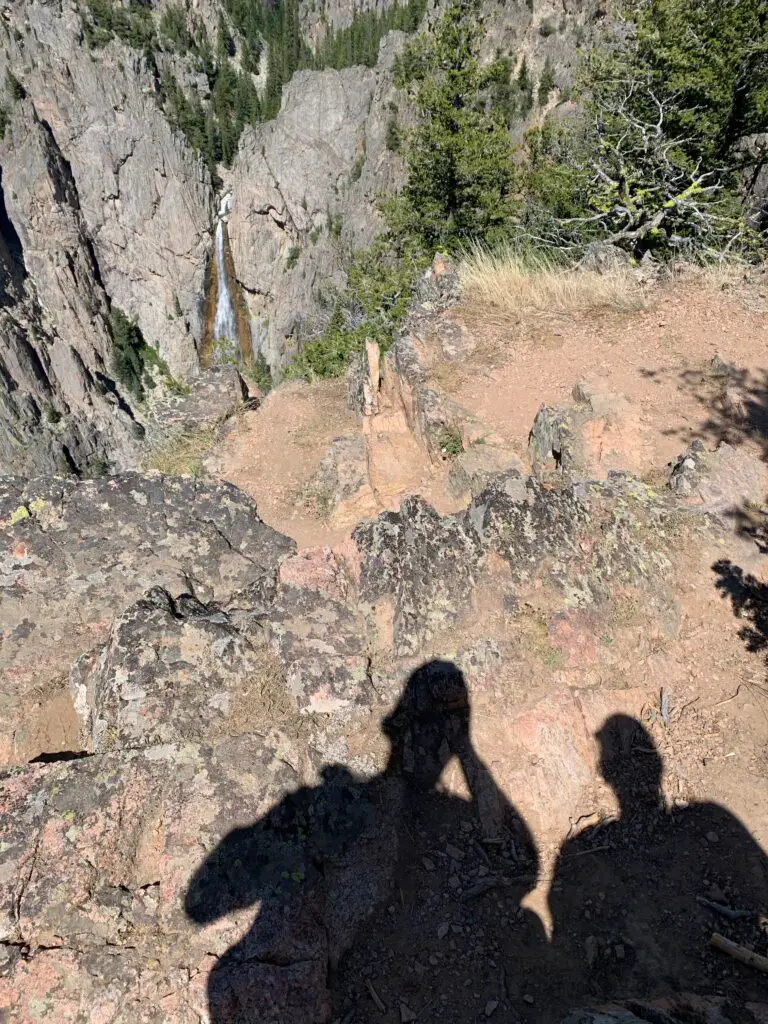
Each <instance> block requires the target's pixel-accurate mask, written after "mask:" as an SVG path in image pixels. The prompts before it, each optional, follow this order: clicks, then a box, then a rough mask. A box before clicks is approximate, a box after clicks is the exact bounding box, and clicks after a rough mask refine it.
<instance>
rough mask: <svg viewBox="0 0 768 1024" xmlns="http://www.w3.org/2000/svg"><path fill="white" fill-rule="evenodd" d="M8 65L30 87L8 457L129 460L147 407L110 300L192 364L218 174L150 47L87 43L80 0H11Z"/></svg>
mask: <svg viewBox="0 0 768 1024" xmlns="http://www.w3.org/2000/svg"><path fill="white" fill-rule="evenodd" d="M6 72H10V73H11V74H12V75H13V76H14V77H15V78H16V79H17V80H18V82H19V83H21V87H22V89H23V92H24V95H23V97H22V98H21V99H15V100H14V99H13V98H12V97H9V96H8V95H7V94H6V95H5V96H3V103H4V105H5V106H6V108H7V110H8V111H9V114H10V121H9V124H8V127H7V129H6V131H5V136H4V138H3V140H2V142H0V162H1V163H2V191H3V199H4V208H5V213H6V214H7V217H3V236H4V245H3V251H2V252H0V262H2V264H3V267H4V271H3V283H4V287H3V294H2V308H0V418H1V419H2V424H3V430H2V439H1V440H0V466H1V467H2V468H4V469H5V470H6V471H13V472H20V473H22V474H31V473H34V472H45V471H52V470H53V471H62V470H63V471H68V472H69V471H73V470H75V471H78V472H88V471H89V470H90V469H91V468H92V467H93V466H97V467H100V466H104V465H105V464H109V465H112V466H115V467H117V468H123V469H125V468H129V467H131V466H132V465H134V464H135V462H136V459H137V446H138V442H139V440H140V438H141V434H142V430H141V427H140V426H139V425H138V424H137V422H136V420H137V419H141V417H142V411H141V410H140V409H137V408H135V403H134V401H133V399H132V398H131V396H130V395H128V394H126V393H124V389H123V390H121V385H120V384H119V382H116V381H114V380H113V379H112V378H113V374H112V369H111V361H112V339H111V334H110V329H109V311H110V306H111V305H116V306H118V307H119V308H120V309H122V310H123V311H124V312H125V313H126V314H127V315H128V316H129V317H131V318H135V319H136V320H137V322H138V324H139V326H140V328H141V330H142V332H143V334H144V337H145V339H146V341H147V342H148V343H149V344H151V345H153V346H154V347H156V348H157V349H158V350H159V352H160V354H161V355H162V357H163V358H164V359H165V360H166V362H167V364H168V366H169V368H170V370H171V372H172V373H173V374H174V376H177V377H182V378H183V377H184V376H187V375H188V374H189V373H191V372H193V371H194V370H195V369H196V368H197V365H198V357H197V341H196V339H197V338H198V337H199V335H200V330H201V325H200V297H201V292H202V282H203V275H204V269H205V260H206V253H207V250H208V247H209V229H210V220H211V197H212V189H211V186H210V181H209V178H208V174H207V171H205V169H204V168H203V166H202V162H201V160H200V158H199V157H198V156H197V155H196V154H195V153H194V152H193V151H192V150H191V149H190V148H189V147H188V146H187V145H186V144H185V143H184V142H183V141H182V140H181V139H180V137H178V136H177V135H174V133H173V132H172V131H171V129H170V127H169V125H168V123H167V122H166V120H165V117H164V116H163V113H162V111H161V110H160V108H159V106H158V105H157V103H156V100H155V97H154V85H153V79H152V77H151V75H150V74H149V72H148V71H147V69H146V66H145V63H144V61H143V59H142V58H139V57H138V56H137V55H136V54H135V53H133V51H131V50H129V49H127V48H126V47H123V46H122V45H119V44H116V43H113V44H111V45H110V46H109V47H107V48H106V49H105V50H103V51H99V53H98V54H97V55H95V56H94V55H92V54H91V53H90V52H89V51H88V49H87V48H86V46H85V44H84V42H83V39H82V35H81V29H80V18H79V14H78V12H77V9H76V8H75V6H74V5H72V4H69V3H61V4H59V3H54V4H38V3H24V4H13V5H10V6H9V7H6V8H5V11H4V17H3V19H0V76H2V77H5V75H6ZM6 93H7V89H6ZM179 310H181V315H180V316H179V315H178V312H179Z"/></svg>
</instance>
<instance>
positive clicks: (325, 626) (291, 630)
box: [264, 584, 375, 719]
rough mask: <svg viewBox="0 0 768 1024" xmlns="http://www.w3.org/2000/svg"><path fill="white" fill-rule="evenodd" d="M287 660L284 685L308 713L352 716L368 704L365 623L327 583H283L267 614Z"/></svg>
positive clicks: (273, 637) (267, 623)
mask: <svg viewBox="0 0 768 1024" xmlns="http://www.w3.org/2000/svg"><path fill="white" fill-rule="evenodd" d="M264 625H265V628H266V630H267V633H268V636H269V638H270V643H271V645H272V646H273V648H274V649H275V650H276V651H277V652H278V654H279V657H280V662H281V664H283V665H284V666H285V671H286V687H287V693H288V694H289V696H290V698H291V699H292V700H293V701H294V702H295V706H296V708H297V710H298V711H299V712H301V713H302V714H304V715H308V714H313V713H321V714H332V715H334V716H336V717H337V718H341V719H343V718H348V717H350V716H351V715H352V714H353V713H354V712H355V711H356V710H357V711H359V710H365V709H366V708H370V706H371V703H372V699H373V697H374V696H375V694H374V692H373V690H372V689H371V687H370V684H369V674H368V666H369V656H368V651H367V645H366V633H365V625H364V622H363V621H362V619H361V617H360V616H359V614H357V612H356V610H354V609H351V608H350V607H349V606H348V605H347V604H346V603H344V602H342V601H340V600H338V599H334V598H333V597H331V596H329V594H328V592H327V590H326V588H325V587H311V586H310V587H307V586H304V587H300V586H293V585H290V584H288V585H285V586H282V587H281V588H280V591H279V593H278V595H277V597H276V599H275V602H274V604H273V605H272V607H271V608H270V610H269V613H268V616H267V618H266V620H265V623H264Z"/></svg>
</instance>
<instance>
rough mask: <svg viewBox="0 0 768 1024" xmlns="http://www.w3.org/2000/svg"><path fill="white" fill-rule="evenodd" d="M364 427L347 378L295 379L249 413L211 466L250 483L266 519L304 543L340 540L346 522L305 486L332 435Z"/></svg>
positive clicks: (247, 486) (228, 477) (247, 490)
mask: <svg viewBox="0 0 768 1024" xmlns="http://www.w3.org/2000/svg"><path fill="white" fill-rule="evenodd" d="M359 429H360V428H359V426H358V425H357V422H356V420H355V416H354V414H353V413H351V412H350V411H349V410H348V409H347V401H346V384H345V382H344V381H343V380H331V381H318V382H316V383H314V384H305V383H304V382H302V381H295V382H292V383H290V384H286V385H284V386H282V387H280V388H277V389H276V390H274V391H272V392H270V393H269V394H268V395H267V396H266V398H265V399H264V401H263V402H262V404H261V406H260V407H259V408H258V409H256V410H254V411H251V412H245V413H243V415H242V416H241V417H240V419H239V420H238V422H237V423H235V424H234V426H233V427H232V429H231V430H230V432H229V434H228V435H227V437H226V438H225V440H224V441H223V442H222V444H221V445H220V446H219V448H218V450H217V452H216V456H215V459H213V460H212V461H211V462H210V463H209V464H207V466H206V468H207V469H208V470H209V471H210V472H214V473H215V474H216V475H217V476H220V477H222V478H223V479H225V480H229V481H231V482H232V483H233V484H236V485H237V486H238V487H240V488H241V489H242V490H243V491H245V493H246V494H248V495H249V496H250V497H251V498H253V499H254V501H255V502H256V506H257V508H258V511H259V515H260V516H261V518H262V519H263V520H264V522H266V523H268V524H269V525H270V526H273V527H274V528H275V529H276V530H280V532H281V533H285V534H287V535H288V536H289V537H293V539H294V540H295V541H296V542H297V543H298V544H299V546H300V547H303V546H312V545H322V544H335V543H336V542H337V541H339V540H341V539H342V538H343V537H344V536H345V534H346V533H347V532H348V529H347V527H346V524H343V525H341V526H339V525H338V524H334V523H330V522H328V521H324V520H323V519H322V518H321V517H320V516H319V515H318V513H317V511H316V510H313V509H311V508H309V507H308V506H307V503H306V501H305V500H304V497H303V493H304V489H305V488H306V485H307V483H308V482H309V480H310V479H311V477H312V475H313V473H314V472H315V471H316V469H317V467H318V465H319V463H320V460H321V459H322V457H323V455H324V454H325V452H326V451H327V449H328V445H329V444H330V443H331V441H332V440H333V439H334V438H335V437H343V436H346V435H351V434H354V433H357V432H358V431H359Z"/></svg>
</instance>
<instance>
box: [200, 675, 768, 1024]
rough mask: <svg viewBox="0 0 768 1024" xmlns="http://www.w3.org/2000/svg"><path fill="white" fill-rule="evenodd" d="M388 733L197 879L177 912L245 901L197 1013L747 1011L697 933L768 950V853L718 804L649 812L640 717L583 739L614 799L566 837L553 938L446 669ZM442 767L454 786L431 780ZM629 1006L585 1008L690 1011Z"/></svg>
mask: <svg viewBox="0 0 768 1024" xmlns="http://www.w3.org/2000/svg"><path fill="white" fill-rule="evenodd" d="M382 729H383V732H384V734H385V735H386V737H387V739H388V740H389V743H390V755H389V760H388V763H387V765H386V767H385V769H384V770H383V771H382V772H381V773H380V774H379V775H376V776H374V777H373V778H369V779H360V778H357V777H355V776H353V775H352V774H351V773H350V772H349V771H348V770H347V769H346V768H345V767H343V766H339V765H329V766H327V767H326V768H325V769H323V772H322V782H321V783H320V784H319V785H317V786H314V787H303V788H301V789H298V790H297V791H295V792H293V793H289V794H288V795H286V796H285V797H284V799H283V800H282V801H281V803H280V804H278V805H277V806H275V807H274V808H273V809H272V810H270V811H269V812H268V813H267V814H266V815H264V816H263V817H261V818H260V819H259V820H258V821H256V822H255V823H254V824H253V825H252V826H250V827H248V828H243V829H238V830H235V831H233V832H231V833H230V834H229V835H227V836H226V837H225V838H224V839H223V840H222V842H221V843H220V844H219V846H218V847H217V848H216V849H215V850H214V851H213V852H212V853H211V854H210V855H209V856H208V857H207V858H206V860H205V861H204V862H203V863H202V864H201V866H200V867H199V869H198V870H197V872H196V873H195V876H194V878H193V879H192V880H191V882H190V884H189V888H188V892H187V896H186V911H187V913H188V915H189V916H190V917H191V918H192V919H193V920H194V921H196V922H198V923H199V924H200V925H210V924H212V923H213V922H215V921H217V920H220V919H221V918H223V917H225V916H228V915H231V914H233V913H235V912H237V911H242V910H245V909H247V908H255V910H256V918H255V920H254V921H253V924H252V926H251V927H250V928H249V929H248V930H247V931H246V933H245V934H244V935H243V936H242V938H241V939H240V940H239V941H238V942H237V943H235V944H234V945H233V946H232V947H231V948H230V949H229V950H227V952H226V953H225V954H224V955H223V956H221V957H220V959H219V960H218V962H217V964H216V966H215V968H214V969H213V970H212V971H211V973H210V975H209V978H208V999H209V1010H210V1018H211V1021H212V1024H246V1022H248V1024H255V1022H257V1021H258V1022H259V1024H272V1022H275V1024H277V1022H280V1024H319V1022H322V1021H326V1020H331V1019H334V1020H336V1021H339V1022H344V1024H367V1022H371V1021H382V1022H395V1021H399V1022H401V1024H402V1022H408V1021H417V1020H418V1021H442V1022H447V1021H455V1022H462V1024H464V1022H470V1021H480V1020H488V1019H490V1018H491V1017H493V1018H494V1020H498V1021H503V1022H513V1021H541V1022H545V1021H546V1022H548V1024H551V1022H555V1021H558V1020H560V1019H562V1017H563V1016H564V1015H565V1014H566V1013H567V1011H568V1010H569V1009H572V1008H574V1007H579V1006H585V1005H589V1004H598V1003H601V1002H602V1003H605V1002H607V1001H609V1000H614V999H619V998H622V999H626V998H627V997H633V998H634V999H635V1000H637V999H641V1000H642V999H651V998H654V999H655V998H657V997H665V996H674V995H675V994H676V993H680V992H685V991H688V992H690V991H695V992H698V993H704V994H715V993H716V994H718V995H719V996H724V997H727V999H729V1000H731V1001H733V1002H734V1005H735V1004H736V1003H738V1005H739V1006H740V1007H742V1009H739V1010H738V1014H740V1015H738V1016H733V1017H729V1016H727V1015H726V1016H724V1017H723V1018H722V1020H723V1021H725V1022H727V1021H729V1020H732V1022H733V1024H736V1022H737V1021H738V1024H744V1022H747V1021H752V1020H754V1018H753V1017H752V1015H751V1014H750V1013H749V1011H748V1010H746V1009H743V1007H744V1004H745V1003H746V1001H747V1000H748V999H753V1000H754V999H760V998H761V996H762V997H764V998H765V999H768V987H767V986H766V985H765V984H764V982H763V980H762V979H761V977H760V976H759V975H757V974H756V972H754V971H750V969H749V968H747V967H744V966H742V965H740V964H738V963H736V962H735V961H730V960H726V958H724V957H722V956H721V955H720V954H717V953H714V952H712V951H709V950H708V948H707V943H708V939H709V936H710V934H711V933H712V932H713V931H718V932H723V933H724V934H726V935H727V936H728V937H729V938H731V939H733V940H734V941H737V942H743V943H746V942H749V943H750V944H751V945H753V946H755V948H757V949H758V951H759V952H761V953H765V952H767V951H768V949H767V948H766V937H765V936H764V935H763V934H762V933H761V932H760V930H759V928H758V924H757V916H756V915H757V912H758V911H761V910H764V909H766V902H767V899H768V874H767V871H766V859H765V856H764V854H763V851H762V850H761V849H760V847H759V846H758V845H757V844H756V843H755V841H754V840H753V839H752V838H751V836H750V835H749V833H748V832H747V830H746V829H745V828H744V827H743V826H742V825H741V823H740V822H739V821H738V819H737V818H735V817H734V816H733V815H732V814H730V813H729V812H728V811H727V810H726V809H725V808H722V807H719V806H717V805H714V804H699V805H691V806H687V807H685V808H675V809H673V810H669V809H667V808H665V806H664V802H663V799H662V795H661V790H660V783H661V777H662V767H663V766H662V760H661V757H660V755H659V753H658V751H657V750H656V749H655V746H654V743H653V740H652V739H651V737H650V735H649V734H648V733H647V732H646V731H645V729H644V728H643V727H642V726H641V724H640V723H639V722H638V721H636V720H635V719H633V718H630V717H627V716H614V717H612V718H610V719H609V720H608V721H607V722H606V723H605V724H604V725H603V727H602V728H601V730H600V731H599V733H598V734H597V736H596V739H597V742H598V745H599V750H600V771H601V773H602V775H603V777H604V779H605V780H606V782H607V783H608V784H609V785H610V786H611V787H612V788H613V790H614V791H615V794H616V796H617V799H618V803H619V807H620V813H619V815H618V817H616V818H613V819H610V820H605V821H602V822H599V823H598V824H596V825H593V826H591V827H589V828H587V829H585V830H583V831H580V832H578V833H577V834H574V835H571V836H569V837H568V839H567V841H566V842H565V843H564V844H563V846H562V848H561V850H560V853H559V855H558V857H557V860H556V864H555V869H554V873H553V875H552V877H551V879H550V880H549V885H548V889H549V909H550V913H551V917H552V926H553V927H552V935H551V937H550V938H548V937H547V934H546V931H545V928H544V926H543V924H542V922H541V920H540V919H539V917H538V916H537V915H536V914H535V913H533V911H532V910H530V909H527V908H526V907H525V906H523V902H524V901H525V897H526V896H527V895H528V894H529V893H531V891H532V890H533V889H534V888H535V887H536V886H537V884H539V883H540V882H542V881H544V880H542V879H541V878H540V862H539V854H538V851H537V849H536V845H535V843H534V840H533V837H532V835H531V833H530V830H529V829H528V827H527V826H526V824H525V822H524V821H523V820H522V818H521V816H520V814H519V813H518V812H517V811H516V810H515V808H514V806H513V805H512V804H511V803H510V802H509V800H508V799H507V798H506V796H505V795H504V794H503V793H502V792H501V790H500V788H499V787H498V785H497V784H496V782H495V781H494V779H493V777H492V775H491V773H490V771H489V769H488V767H487V766H486V765H485V764H484V763H483V762H482V760H481V759H480V757H479V756H478V754H477V752H476V750H475V749H474V747H473V745H472V741H471V738H470V706H469V698H468V694H467V687H466V684H465V681H464V678H463V676H462V674H461V672H460V671H459V669H458V668H457V667H456V666H455V665H453V664H452V663H450V662H444V661H432V662H428V663H427V664H425V665H423V666H422V667H421V668H419V669H418V670H417V671H416V672H414V673H413V674H412V675H411V677H410V678H409V680H408V682H407V684H406V686H405V688H404V691H403V694H402V696H401V699H400V701H399V702H398V704H397V707H396V708H395V709H394V710H393V712H392V713H391V714H390V715H389V716H387V718H385V720H384V721H383V723H382ZM544 754H545V751H542V755H543V756H544ZM451 763H455V764H457V765H458V767H459V769H460V774H461V776H462V777H463V780H464V789H465V793H466V796H465V797H459V796H457V795H455V794H449V793H448V792H446V790H445V789H444V788H443V786H442V785H441V781H440V780H441V776H443V773H444V771H445V770H446V769H447V768H448V767H449V766H450V764H451ZM733 908H737V909H738V910H739V913H737V914H735V915H734V914H733V912H732V911H733ZM743 908H746V911H745V912H744V913H743V914H742V913H741V910H742V909H743ZM670 1005H671V1004H669V1003H668V1004H667V1006H668V1009H669V1006H670ZM632 1012H633V1013H634V1014H635V1015H634V1016H632V1015H631V1014H630V1015H625V1016H624V1017H621V1018H619V1017H605V1018H600V1019H602V1020H605V1021H606V1022H611V1021H614V1020H615V1021H617V1022H618V1021H619V1020H621V1021H624V1022H625V1024H632V1022H634V1021H643V1020H646V1021H664V1022H665V1024H674V1022H675V1021H680V1022H682V1021H693V1020H699V1019H700V1020H703V1019H704V1018H703V1017H696V1016H693V1015H691V1012H690V1008H689V1011H686V1013H687V1014H688V1015H687V1016H685V1015H683V1016H678V1015H677V1011H674V1013H673V1012H672V1011H670V1012H669V1013H668V1014H667V1015H666V1016H664V1015H663V1014H662V1013H661V1011H660V1010H659V1008H658V1007H655V1008H650V1009H647V1012H646V1010H644V1009H643V1007H642V1006H641V1004H640V1003H635V1004H633V1008H632ZM576 1019H577V1018H576V1017H574V1018H573V1020H576ZM578 1019H579V1020H582V1021H592V1020H596V1019H597V1018H595V1017H593V1016H589V1015H587V1016H579V1017H578Z"/></svg>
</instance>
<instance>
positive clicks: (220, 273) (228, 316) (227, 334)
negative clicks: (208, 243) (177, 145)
mask: <svg viewBox="0 0 768 1024" xmlns="http://www.w3.org/2000/svg"><path fill="white" fill-rule="evenodd" d="M230 199H231V197H230V196H229V195H228V194H227V195H226V196H223V197H222V198H221V203H220V204H219V215H218V223H217V224H216V312H215V314H214V317H213V338H214V341H217V342H222V343H223V345H222V347H227V348H228V347H230V346H231V347H236V348H237V340H238V325H237V323H236V319H234V307H233V306H232V299H231V295H230V294H229V281H228V278H227V271H226V262H225V260H224V225H225V224H226V217H227V214H228V213H229V202H230Z"/></svg>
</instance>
